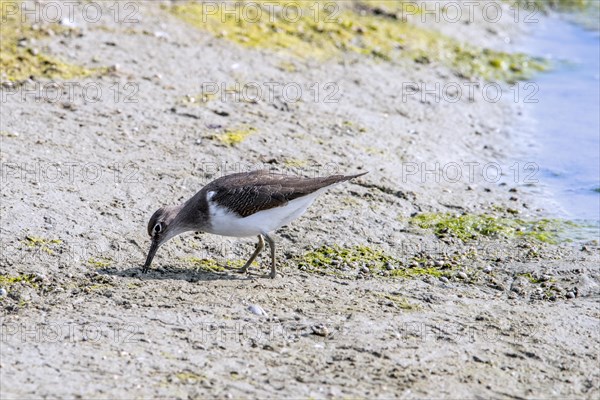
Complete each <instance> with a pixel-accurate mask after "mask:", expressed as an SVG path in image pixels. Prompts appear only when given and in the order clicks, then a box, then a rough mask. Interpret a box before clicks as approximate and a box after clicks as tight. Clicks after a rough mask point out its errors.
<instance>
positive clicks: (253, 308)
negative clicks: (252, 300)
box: [248, 304, 268, 317]
mask: <svg viewBox="0 0 600 400" xmlns="http://www.w3.org/2000/svg"><path fill="white" fill-rule="evenodd" d="M248 311H250V312H251V313H252V314H256V315H264V316H265V317H268V314H267V312H266V311H265V310H263V308H262V307H261V306H259V305H256V304H250V305H249V306H248Z"/></svg>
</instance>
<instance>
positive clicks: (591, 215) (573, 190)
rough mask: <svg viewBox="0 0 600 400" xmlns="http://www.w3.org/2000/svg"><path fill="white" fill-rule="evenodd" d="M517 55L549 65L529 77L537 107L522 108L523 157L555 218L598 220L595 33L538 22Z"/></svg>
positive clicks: (599, 96) (599, 42)
mask: <svg viewBox="0 0 600 400" xmlns="http://www.w3.org/2000/svg"><path fill="white" fill-rule="evenodd" d="M522 50H523V51H526V52H528V53H529V54H534V55H538V56H543V57H546V58H549V59H551V60H552V61H553V64H554V67H553V70H552V71H550V72H548V73H544V74H540V75H538V76H536V77H535V79H534V83H535V84H536V85H537V87H538V88H539V91H538V93H537V94H536V95H535V97H534V98H536V99H537V100H538V103H528V104H525V110H526V112H527V114H528V115H529V117H531V119H532V122H531V125H530V126H528V127H527V130H530V133H531V136H532V139H533V140H534V141H535V143H536V145H535V146H533V148H532V149H530V150H528V151H527V152H528V155H527V157H528V158H529V159H530V160H531V161H533V162H535V163H536V164H537V165H538V166H539V173H538V174H537V175H538V176H539V182H540V184H541V186H542V188H543V192H544V194H545V195H548V196H549V197H550V200H551V202H552V203H555V204H556V205H557V207H556V208H557V209H553V210H551V211H553V212H555V213H556V214H557V215H558V216H562V217H566V218H569V219H574V220H586V221H590V222H593V223H594V225H597V224H598V221H600V193H599V192H598V190H600V189H599V188H600V62H599V61H600V32H599V31H598V29H595V30H589V29H584V28H583V27H582V26H581V25H579V24H575V23H571V22H569V21H567V20H566V19H565V18H561V17H559V16H550V17H547V18H545V19H543V20H542V19H540V21H539V23H537V24H535V26H534V27H532V29H531V33H530V34H529V35H528V37H527V39H526V40H525V41H524V43H523V48H522Z"/></svg>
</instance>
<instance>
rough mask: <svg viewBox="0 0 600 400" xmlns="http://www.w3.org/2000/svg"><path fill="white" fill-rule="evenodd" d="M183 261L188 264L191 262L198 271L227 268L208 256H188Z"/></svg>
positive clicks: (218, 270) (220, 270)
mask: <svg viewBox="0 0 600 400" xmlns="http://www.w3.org/2000/svg"><path fill="white" fill-rule="evenodd" d="M183 261H184V262H185V263H187V264H191V265H192V266H193V267H194V268H196V271H205V272H223V271H225V268H223V267H222V266H220V265H219V264H218V263H217V262H216V261H215V260H210V259H207V258H199V257H187V258H184V259H183Z"/></svg>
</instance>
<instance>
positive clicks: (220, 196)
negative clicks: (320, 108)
mask: <svg viewBox="0 0 600 400" xmlns="http://www.w3.org/2000/svg"><path fill="white" fill-rule="evenodd" d="M366 173H368V172H363V173H359V174H355V175H330V176H325V177H314V178H306V177H301V176H296V175H290V174H282V173H277V172H274V171H271V170H264V169H263V170H255V171H250V172H240V173H234V174H230V175H225V176H222V177H219V178H217V179H215V180H213V181H211V182H209V183H208V184H206V185H205V186H204V187H203V188H202V189H200V191H198V192H197V193H196V194H195V195H194V196H192V197H191V198H190V199H189V200H187V201H186V202H185V203H183V204H180V205H176V206H165V207H161V208H159V209H158V210H156V212H155V213H154V214H153V215H152V217H151V218H150V221H149V222H148V227H147V229H148V235H150V238H151V243H150V249H149V251H148V255H147V257H146V262H145V263H144V266H143V267H142V272H143V273H146V272H148V270H149V268H150V265H151V264H152V260H153V258H154V256H155V255H156V252H157V250H158V249H159V247H161V246H162V245H163V244H165V243H166V242H168V241H169V240H171V239H172V238H174V237H175V236H177V235H180V234H182V233H184V232H189V231H194V232H206V233H211V234H216V235H221V236H231V237H252V236H257V237H258V244H257V246H256V249H255V251H254V253H252V255H251V256H250V258H249V259H248V261H247V262H246V263H245V264H244V266H243V267H241V268H239V269H237V271H238V272H240V273H247V272H248V268H249V267H250V265H251V264H252V263H253V262H254V260H255V259H256V257H258V255H259V254H260V252H261V251H262V250H263V249H264V247H265V240H266V241H267V242H268V244H269V247H270V250H271V272H270V274H269V277H270V278H275V277H276V276H277V269H276V266H275V240H274V239H273V237H272V232H274V231H276V230H277V229H279V228H281V227H282V226H284V225H287V224H289V223H290V222H291V221H293V220H294V219H296V218H298V217H300V216H301V215H302V214H304V212H306V210H307V209H308V207H309V206H310V205H311V204H312V203H313V201H314V200H315V199H316V198H317V197H318V196H319V195H321V194H322V193H323V192H325V191H326V190H327V189H329V188H331V187H333V186H335V185H337V184H340V183H342V182H345V181H348V180H350V179H354V178H358V177H359V176H362V175H365V174H366Z"/></svg>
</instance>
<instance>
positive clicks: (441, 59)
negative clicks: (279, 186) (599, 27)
mask: <svg viewBox="0 0 600 400" xmlns="http://www.w3.org/2000/svg"><path fill="white" fill-rule="evenodd" d="M44 3H45V2H41V3H40V4H44ZM46 3H47V2H46ZM53 3H55V2H53ZM92 3H93V2H92ZM363 3H366V5H365V4H363V5H362V6H360V7H358V8H357V9H354V8H352V6H349V5H348V4H344V5H342V6H340V9H339V10H340V11H339V12H340V16H339V18H342V19H343V20H345V19H344V18H348V17H347V15H355V14H345V13H351V12H353V13H356V15H357V16H356V21H359V22H357V23H356V25H352V26H350V27H348V26H345V27H344V25H343V24H339V26H343V28H339V26H338V24H337V23H333V24H334V25H335V26H338V28H336V29H338V30H334V29H333V28H331V31H328V29H330V28H328V25H324V26H325V28H318V29H315V32H317V33H315V34H314V35H315V36H314V37H313V36H310V37H311V38H312V39H311V40H314V42H311V41H310V40H309V39H307V38H306V37H307V36H306V35H308V34H306V32H307V31H303V32H300V33H298V32H293V34H290V36H293V39H290V38H289V37H286V36H282V37H281V38H280V40H283V39H286V38H287V39H289V40H297V38H298V37H301V38H302V40H304V41H305V42H306V47H305V48H303V51H304V52H310V51H311V50H310V49H311V48H319V49H325V50H328V51H329V52H330V54H327V55H325V56H324V55H323V54H320V53H319V54H312V53H308V54H306V56H303V55H302V54H296V53H295V52H292V51H287V50H286V49H285V46H284V45H285V43H284V42H281V43H283V44H280V45H277V46H278V47H272V46H275V45H274V44H272V43H262V42H259V41H257V43H252V46H250V45H248V44H249V43H244V41H243V40H242V41H240V40H238V39H236V37H237V36H235V35H236V30H235V29H234V28H231V27H229V26H228V25H227V26H226V25H224V26H223V27H222V28H219V29H216V28H214V27H213V28H208V27H207V28H206V29H203V28H202V27H199V26H197V25H196V24H193V23H191V22H190V21H189V18H188V17H189V16H193V15H195V14H193V12H197V9H186V8H183V9H180V8H177V7H181V6H182V5H185V4H187V3H181V2H137V3H128V2H121V3H116V4H117V5H118V6H117V9H118V10H119V17H118V18H116V16H115V8H113V9H111V8H110V7H108V6H106V5H101V6H100V9H101V13H102V18H100V19H99V20H98V21H92V20H91V18H89V16H86V14H83V9H84V6H83V5H78V6H75V13H74V14H73V16H74V18H73V21H70V19H69V18H66V19H65V20H62V19H61V21H60V23H53V22H51V21H50V22H49V21H46V20H44V18H40V21H31V20H26V21H25V22H20V24H22V30H21V31H20V35H21V36H20V37H19V38H17V39H16V40H17V42H16V47H14V48H12V47H5V48H3V57H4V56H7V55H12V53H10V52H11V51H14V52H15V54H17V55H18V54H21V60H25V61H21V63H22V64H23V65H24V64H25V63H26V62H28V61H27V60H29V59H28V58H26V57H28V56H26V54H29V55H31V56H32V57H35V60H37V61H35V60H33V61H31V62H32V64H31V65H34V64H33V63H37V62H39V59H40V57H49V58H48V59H50V60H51V61H47V60H46V64H44V62H41V63H40V64H39V65H41V67H39V66H36V69H35V74H38V75H35V74H34V76H33V77H32V79H21V76H20V75H19V74H22V73H24V74H25V76H28V75H27V73H28V71H27V70H23V69H15V70H10V71H12V72H10V73H6V71H9V69H8V68H7V69H6V70H5V71H4V72H5V74H4V75H3V76H2V77H1V79H2V81H3V88H2V102H1V107H2V109H1V120H0V131H1V135H0V140H1V142H0V143H1V149H0V161H1V165H2V177H1V178H2V182H1V186H2V191H1V202H0V213H1V221H0V226H1V231H0V242H1V245H2V255H1V258H0V288H2V289H3V290H4V291H3V292H2V293H0V322H1V329H2V331H1V333H2V337H1V340H0V346H1V352H0V353H1V356H0V397H2V398H3V399H4V398H6V399H12V398H15V399H16V398H160V397H164V398H167V397H168V398H184V399H185V398H200V397H203V398H204V397H219V398H240V397H243V398H265V397H277V398H280V397H281V398H283V397H302V398H307V397H314V398H329V397H361V398H363V397H364V398H480V397H485V398H490V397H491V398H518V399H520V398H590V399H592V398H598V396H600V371H599V370H598V356H599V354H600V353H599V352H600V338H599V334H598V332H600V320H599V318H600V307H599V305H598V299H599V295H600V286H599V283H600V282H599V280H600V274H599V270H598V267H597V265H598V261H599V257H598V255H599V253H598V252H599V247H598V242H597V241H589V240H584V241H581V240H577V238H575V239H574V240H572V241H564V240H563V236H562V235H563V234H568V231H569V229H570V225H569V222H568V221H558V220H554V219H553V217H552V216H553V214H552V210H551V209H550V207H549V203H548V202H547V201H546V199H540V198H539V196H537V193H539V192H538V191H537V190H536V183H535V176H530V174H531V170H529V169H528V166H527V162H528V160H527V159H526V158H523V157H522V156H521V155H522V154H524V152H523V147H522V142H520V141H519V140H518V139H517V138H518V135H517V132H518V127H519V121H520V118H522V117H524V114H525V113H526V107H524V106H523V104H521V103H519V102H517V103H516V104H515V103H514V102H511V101H506V100H505V99H499V101H491V100H495V97H494V96H495V94H494V92H493V89H494V88H495V87H496V86H489V85H488V86H486V84H489V83H490V82H492V83H497V84H498V85H500V86H501V87H503V88H504V87H506V86H508V85H510V82H509V81H510V80H511V79H513V78H515V79H520V78H522V76H521V74H524V73H525V72H527V71H525V68H524V67H522V64H510V63H519V62H524V61H523V60H524V58H519V57H508V56H506V58H503V57H505V56H503V55H502V53H501V52H503V51H508V52H510V51H511V46H512V43H514V41H515V40H519V37H520V35H523V34H525V32H526V29H532V28H531V27H525V26H524V25H523V23H522V20H519V19H517V20H518V22H517V23H515V18H514V15H512V14H510V11H511V10H510V9H509V8H508V7H507V6H505V5H502V4H503V3H502V4H501V7H502V8H501V9H502V11H503V15H502V18H500V19H499V20H498V21H494V22H490V21H488V20H486V19H485V18H477V15H481V12H482V9H483V8H484V7H485V4H487V3H491V2H482V4H481V5H479V6H477V7H475V9H474V10H475V11H474V12H475V14H474V17H473V18H472V20H469V21H468V23H467V22H465V19H468V15H469V14H468V13H467V12H466V11H465V10H466V9H465V6H464V5H463V9H462V10H463V11H464V13H463V16H462V18H461V20H460V21H459V22H456V21H447V20H444V19H443V18H442V20H441V21H439V22H436V21H435V18H433V19H432V18H424V19H421V15H422V14H419V13H415V14H414V15H407V16H406V21H403V17H402V15H401V16H400V17H399V16H398V12H399V11H398V10H396V9H389V7H390V6H389V4H387V3H386V2H363ZM442 3H443V2H442ZM27 4H29V5H31V4H32V3H29V2H27ZM94 4H96V3H94ZM131 4H133V6H131ZM494 4H496V3H494ZM128 5H129V6H128ZM2 6H3V7H4V6H5V4H4V2H3V4H2ZM62 6H63V7H66V6H65V5H64V4H63V5H62ZM32 7H35V6H32ZM40 7H42V6H40ZM33 9H34V10H36V9H35V8H33ZM11 10H12V9H6V8H4V9H3V17H5V16H6V15H7V14H6V13H7V12H9V11H11ZM38 11H39V12H40V13H41V14H39V15H42V16H43V15H44V14H43V12H44V9H43V8H39V9H38ZM45 11H47V12H50V11H51V10H45ZM63 11H64V8H63ZM88 11H89V12H90V13H91V12H92V11H91V10H88ZM405 11H406V10H405ZM477 13H479V14H477ZM35 15H38V14H35V12H34V13H33V14H31V15H30V18H35ZM65 16H67V14H65ZM323 18H325V17H323ZM360 18H364V19H360ZM209 22H210V21H209ZM378 24H379V26H380V27H381V29H384V27H385V29H390V30H389V31H388V33H389V35H392V34H393V35H398V36H394V37H396V39H395V40H396V41H397V42H398V43H400V44H397V43H396V44H395V45H394V46H389V44H388V43H387V42H382V41H380V40H381V37H379V36H375V34H373V36H371V37H372V38H374V39H373V41H372V42H369V37H370V36H369V32H371V31H374V29H373V26H374V25H378ZM398 24H400V25H399V26H402V27H403V28H402V30H401V31H393V30H391V29H392V28H391V27H392V26H397V25H398ZM406 24H412V25H408V26H409V27H410V26H414V27H418V28H419V29H423V30H424V31H423V32H425V33H423V32H421V31H412V30H411V29H408V30H405V25H406ZM388 25H389V26H390V28H387V27H388ZM275 28H277V27H275ZM228 29H229V31H227V30H228ZM319 29H320V30H319ZM274 31H277V32H279V33H278V34H281V35H284V33H285V32H286V31H285V30H283V31H282V30H281V29H280V30H276V29H275V30H274ZM349 31H351V32H353V34H354V35H357V37H350V38H349V39H347V40H348V41H347V42H343V38H346V37H347V35H348V32H349ZM281 32H284V33H281ZM310 32H312V31H310ZM407 32H408V33H407ZM414 32H418V33H414ZM419 32H421V33H419ZM3 34H4V31H3ZM305 34H306V35H305ZM321 34H323V35H324V36H320V35H321ZM417 34H418V35H422V37H423V38H425V39H423V40H426V41H427V43H429V46H430V47H431V48H432V49H433V48H434V47H435V46H439V49H438V50H435V54H434V53H433V52H432V53H431V54H428V53H426V52H425V50H423V49H422V48H418V46H417V44H415V41H417V39H419V38H420V37H421V36H419V37H417V36H414V37H413V36H410V37H411V38H413V39H414V41H413V42H407V43H402V37H405V36H403V35H417ZM440 35H443V36H440ZM324 37H325V38H324ZM331 38H334V39H335V40H334V42H335V44H333V45H332V44H331V42H330V41H329V40H330V39H331ZM440 38H442V39H440ZM375 39H377V40H378V41H377V42H376V41H375ZM456 40H458V41H461V42H468V43H469V46H473V49H467V50H465V49H463V48H458V47H452V49H454V50H452V51H453V52H455V53H456V54H454V53H447V52H446V50H444V49H446V47H445V46H449V45H452V46H454V44H455V42H454V41H456ZM340 41H342V43H344V45H343V46H342V45H340V44H339V42H340ZM292 43H296V42H292ZM373 43H375V44H376V46H375V44H373ZM434 44H435V46H434ZM270 46H271V47H270ZM370 46H375V47H376V48H375V47H370ZM411 46H412V47H411ZM340 47H342V48H344V49H345V51H340V52H339V53H338V52H337V51H338V50H332V49H339V48H340ZM483 47H486V48H489V49H493V51H495V52H497V53H494V52H492V51H491V50H490V51H488V52H484V51H483V50H481V49H482V48H483ZM436 48H437V47H436ZM475 49H480V52H479V53H478V52H477V51H476V50H475ZM365 50H368V52H365ZM21 51H23V52H25V53H20V52H21ZM459 53H460V54H459ZM466 53H468V54H475V55H476V56H478V55H479V56H481V57H486V60H487V61H486V62H487V64H486V65H485V66H484V67H481V66H477V65H475V66H473V60H471V59H469V58H468V57H467V56H465V54H466ZM457 54H459V55H460V57H458V56H457ZM482 54H484V56H482ZM323 57H324V58H323ZM453 57H454V58H453ZM465 59H466V60H467V61H465ZM475 59H478V58H477V57H475ZM52 60H61V62H62V63H64V65H63V64H61V65H54V67H53V68H54V72H53V71H49V70H48V68H46V69H44V68H45V67H44V66H46V67H47V66H48V65H52V62H54V61H52ZM469 60H470V61H469ZM42 61H43V60H42ZM533 61H534V60H531V62H533ZM48 63H50V64H48ZM465 63H466V64H465ZM507 63H508V64H507ZM505 64H506V65H505ZM35 65H37V64H35ZM511 66H514V68H512V67H511ZM32 68H33V67H32ZM31 71H33V69H32V70H31ZM31 71H29V72H31ZM40 71H41V72H40ZM56 71H58V72H56ZM55 73H56V74H58V76H54V75H53V74H55ZM467 73H472V74H473V76H468V75H465V74H467ZM532 73H533V75H532V77H531V78H528V79H530V80H531V79H535V73H537V72H535V71H534V72H532ZM11 74H13V75H11ZM70 74H72V75H73V76H70ZM478 74H479V75H485V77H482V76H478ZM473 82H479V86H472V83H473ZM436 85H438V86H436ZM438 87H439V88H438ZM271 88H273V89H271ZM483 88H487V89H489V90H490V91H489V92H487V91H484V89H483ZM470 89H472V92H469V90H470ZM428 93H429V94H428ZM501 93H502V95H503V96H505V97H506V96H511V95H512V92H510V91H502V92H501ZM471 94H472V95H471ZM436 96H438V97H439V98H438V97H436ZM515 163H516V164H515ZM256 168H270V169H275V170H278V171H282V172H286V173H294V174H302V175H306V176H314V175H325V174H330V173H356V172H361V171H369V174H367V175H365V176H363V177H361V178H359V179H357V180H356V181H353V182H349V183H347V184H344V185H341V186H338V187H336V188H334V189H332V190H331V191H329V192H328V193H327V194H325V195H323V196H322V197H320V198H319V199H318V200H317V201H316V202H315V204H314V205H313V206H312V207H311V208H310V209H309V211H308V212H307V213H306V214H305V215H304V216H303V217H302V218H300V219H298V220H297V221H295V222H294V223H292V224H291V225H290V226H289V227H286V228H283V229H281V230H280V231H278V232H277V233H276V237H277V238H278V246H279V248H278V249H279V262H280V267H279V268H280V270H281V271H282V272H283V276H280V277H278V278H277V279H274V280H270V279H265V278H263V277H262V275H263V274H264V273H266V272H267V271H268V267H267V254H266V253H265V254H263V255H262V256H261V257H260V258H259V263H258V264H257V265H256V266H255V268H254V269H253V270H252V271H251V273H250V274H249V275H247V276H244V275H239V274H236V273H232V272H229V271H226V270H225V269H224V268H223V267H224V266H226V265H238V263H239V262H240V260H244V259H245V258H246V257H248V256H249V254H250V253H251V252H252V249H253V246H254V239H253V238H248V239H243V240H239V239H229V238H221V237H216V236H212V235H208V234H186V235H182V236H181V237H179V238H176V239H174V240H172V241H171V242H169V243H168V244H167V245H165V246H163V247H162V248H161V249H160V251H159V253H158V255H157V257H156V258H155V261H154V265H153V267H154V269H153V270H152V271H151V272H150V273H148V274H145V275H144V274H141V272H140V266H141V264H142V263H143V260H144V257H145V252H146V251H147V249H148V246H149V239H148V237H147V232H146V224H147V221H148V219H149V218H150V216H151V215H152V213H153V212H154V211H155V210H156V209H157V208H158V207H160V206H162V205H169V204H177V203H179V202H181V201H184V200H186V199H187V198H189V197H190V196H192V195H193V194H194V193H195V192H196V191H197V190H199V189H200V188H201V187H202V185H204V184H205V183H207V182H209V181H210V180H212V179H214V178H216V177H218V176H221V175H224V174H227V173H230V172H239V171H243V170H249V169H256ZM565 231H566V233H565ZM572 239H573V238H572Z"/></svg>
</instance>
